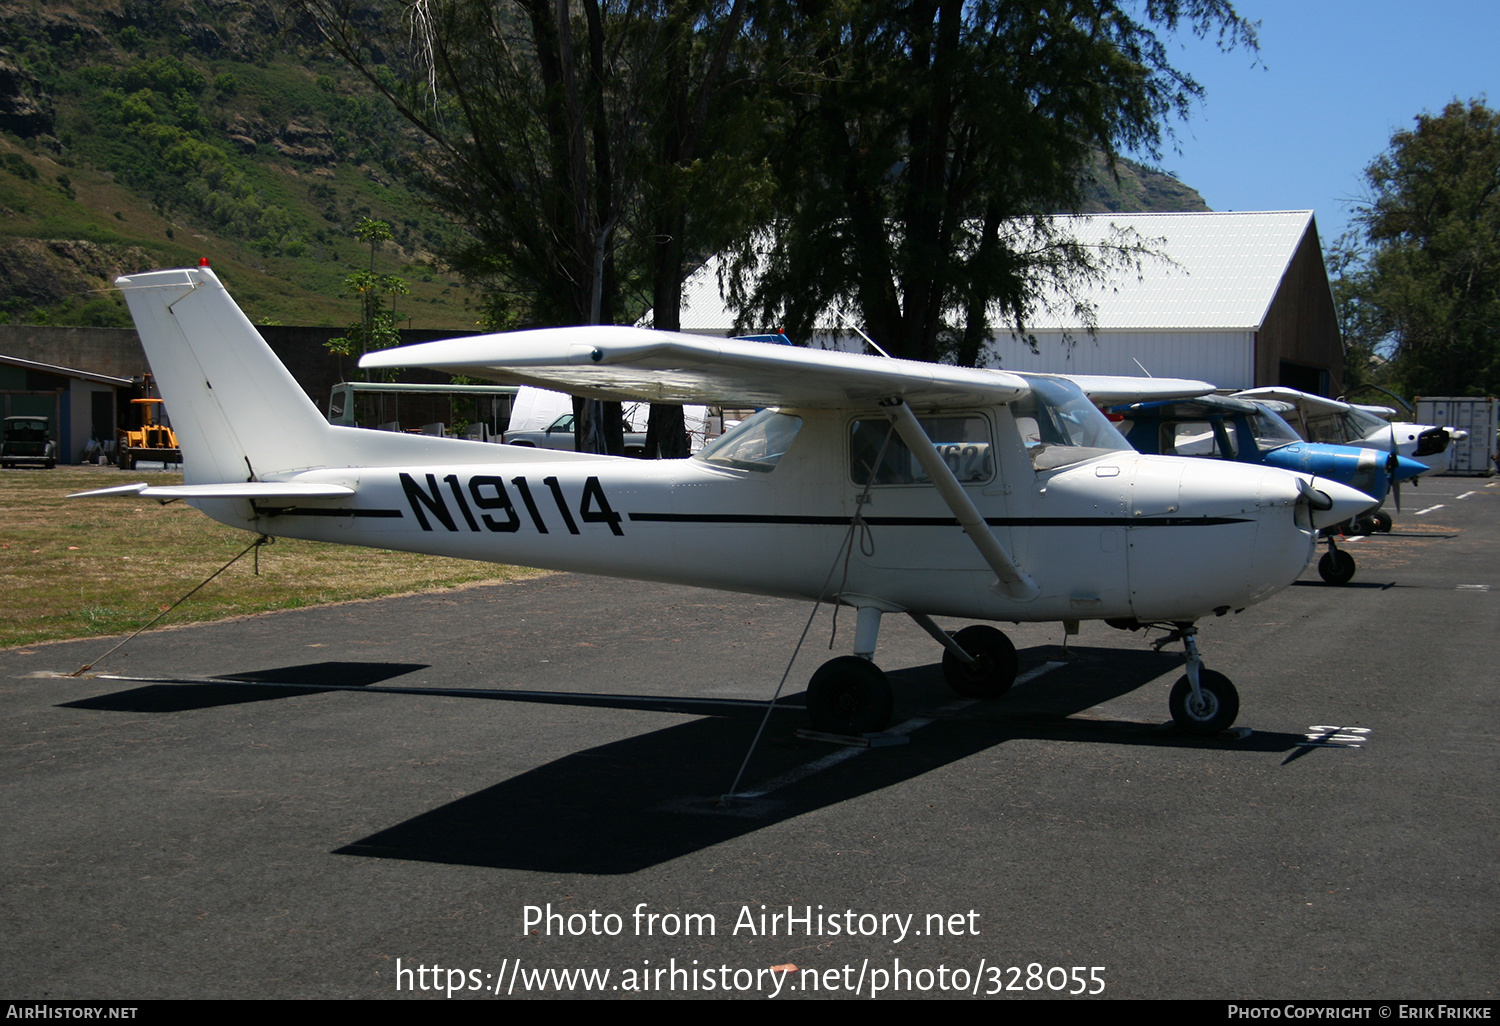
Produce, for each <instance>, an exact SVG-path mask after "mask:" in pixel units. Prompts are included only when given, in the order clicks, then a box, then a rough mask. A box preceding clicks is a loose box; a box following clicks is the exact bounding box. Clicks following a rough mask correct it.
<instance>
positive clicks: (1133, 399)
mask: <svg viewBox="0 0 1500 1026" xmlns="http://www.w3.org/2000/svg"><path fill="white" fill-rule="evenodd" d="M1067 378H1068V379H1069V380H1070V381H1072V382H1074V383H1075V384H1077V385H1078V387H1079V388H1081V389H1083V392H1084V395H1087V396H1088V397H1089V398H1090V399H1092V400H1093V401H1094V403H1095V404H1096V405H1098V406H1120V405H1123V404H1125V403H1150V402H1159V401H1164V400H1167V399H1196V398H1197V397H1198V396H1200V395H1208V394H1209V393H1210V392H1212V391H1213V390H1214V386H1212V385H1210V384H1209V383H1208V382H1207V381H1194V380H1192V379H1190V378H1136V377H1127V376H1124V375H1119V374H1069V375H1067Z"/></svg>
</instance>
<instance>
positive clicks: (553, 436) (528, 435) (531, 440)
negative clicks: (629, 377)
mask: <svg viewBox="0 0 1500 1026" xmlns="http://www.w3.org/2000/svg"><path fill="white" fill-rule="evenodd" d="M501 441H503V442H504V443H505V444H506V445H525V446H530V447H531V448H533V449H566V450H568V451H569V452H571V451H573V448H574V444H573V415H572V414H571V413H564V414H563V415H562V416H561V417H558V418H557V419H556V420H554V421H553V422H552V423H551V424H549V425H547V427H546V428H544V429H543V430H541V431H507V432H505V434H504V435H503V436H501ZM645 451H646V433H645V432H644V431H631V430H630V429H629V426H628V425H627V426H626V429H625V455H626V456H640V455H642V454H643V453H644V452H645Z"/></svg>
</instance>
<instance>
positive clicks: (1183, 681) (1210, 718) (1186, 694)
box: [1167, 670, 1240, 734]
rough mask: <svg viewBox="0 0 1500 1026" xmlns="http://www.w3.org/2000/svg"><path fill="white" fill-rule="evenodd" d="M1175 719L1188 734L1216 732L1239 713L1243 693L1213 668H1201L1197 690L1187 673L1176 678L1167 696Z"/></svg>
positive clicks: (1230, 723) (1173, 719)
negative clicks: (1194, 692) (1194, 691)
mask: <svg viewBox="0 0 1500 1026" xmlns="http://www.w3.org/2000/svg"><path fill="white" fill-rule="evenodd" d="M1167 708H1168V709H1170V710H1171V711H1172V721H1173V722H1174V723H1176V724H1177V726H1178V728H1179V729H1181V730H1183V731H1186V732H1187V733H1189V734H1217V733H1218V732H1219V731H1221V730H1228V729H1229V728H1230V727H1231V726H1232V725H1233V724H1234V718H1235V717H1236V716H1238V715H1239V714H1240V694H1239V692H1238V691H1236V690H1235V688H1234V685H1233V684H1231V683H1230V682H1229V678H1228V677H1226V676H1224V675H1223V674H1222V673H1215V672H1214V671H1213V670H1199V671H1198V694H1196V695H1194V694H1193V682H1192V681H1190V680H1188V678H1187V675H1186V674H1184V675H1183V676H1181V677H1179V678H1177V683H1176V684H1173V685H1172V694H1171V696H1170V697H1168V699H1167Z"/></svg>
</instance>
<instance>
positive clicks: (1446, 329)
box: [1334, 100, 1500, 395]
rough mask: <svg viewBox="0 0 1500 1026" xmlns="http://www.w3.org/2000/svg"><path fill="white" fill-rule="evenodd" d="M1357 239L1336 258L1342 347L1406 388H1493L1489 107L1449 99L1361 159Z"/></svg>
mask: <svg viewBox="0 0 1500 1026" xmlns="http://www.w3.org/2000/svg"><path fill="white" fill-rule="evenodd" d="M1365 181H1366V182H1367V184H1368V186H1369V189H1370V196H1369V198H1368V200H1367V201H1366V202H1365V203H1363V204H1361V205H1360V206H1359V207H1357V208H1356V216H1355V222H1356V223H1357V224H1358V225H1359V228H1360V230H1361V231H1362V233H1363V236H1364V247H1363V248H1362V249H1357V250H1356V252H1355V253H1354V255H1353V257H1352V258H1350V259H1347V260H1345V261H1344V263H1345V266H1344V267H1343V268H1342V273H1340V274H1339V275H1338V276H1337V278H1336V279H1335V283H1334V288H1335V296H1336V297H1340V298H1342V299H1344V300H1345V306H1344V313H1345V316H1344V323H1343V325H1342V327H1343V329H1344V332H1345V340H1346V349H1349V350H1350V351H1352V352H1359V351H1361V350H1370V351H1376V352H1379V353H1381V354H1382V355H1385V356H1387V357H1388V358H1389V360H1390V374H1389V381H1388V382H1387V383H1388V384H1391V385H1392V386H1394V387H1396V388H1397V389H1398V390H1401V391H1404V392H1406V393H1407V394H1410V395H1495V394H1497V393H1500V114H1497V113H1496V112H1495V111H1492V110H1490V109H1489V108H1488V107H1486V106H1485V105H1484V104H1483V103H1482V102H1480V101H1479V100H1470V101H1469V102H1468V103H1467V104H1464V103H1461V102H1459V101H1457V100H1455V101H1453V102H1452V103H1450V104H1448V106H1446V107H1445V108H1443V112H1442V113H1441V114H1438V115H1434V114H1422V115H1419V116H1418V117H1417V119H1416V127H1415V128H1414V129H1412V130H1410V131H1400V132H1397V133H1396V134H1395V135H1393V136H1392V137H1391V147H1390V149H1389V150H1388V151H1387V152H1386V153H1384V154H1382V155H1380V156H1379V157H1377V158H1376V159H1375V160H1374V162H1372V163H1371V164H1370V166H1369V167H1368V168H1366V169H1365Z"/></svg>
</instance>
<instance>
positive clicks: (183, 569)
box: [0, 467, 538, 648]
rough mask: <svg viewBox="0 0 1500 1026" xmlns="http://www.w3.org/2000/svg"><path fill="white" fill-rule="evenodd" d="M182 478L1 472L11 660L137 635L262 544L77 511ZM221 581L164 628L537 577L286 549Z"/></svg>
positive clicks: (375, 552) (162, 514) (289, 543)
mask: <svg viewBox="0 0 1500 1026" xmlns="http://www.w3.org/2000/svg"><path fill="white" fill-rule="evenodd" d="M142 480H144V481H149V482H150V483H152V484H177V483H180V482H181V481H182V475H181V474H171V473H150V472H146V473H135V474H121V473H120V472H119V471H117V470H114V469H113V468H89V467H59V468H58V469H56V470H31V469H24V470H6V471H0V648H5V647H10V646H13V645H27V644H33V643H35V642H38V641H54V640H58V639H64V638H85V637H93V636H96V635H102V634H121V633H126V632H129V631H133V630H135V629H136V628H138V627H140V626H141V625H142V624H144V623H146V622H147V621H149V620H150V619H151V618H152V617H154V616H156V615H157V614H158V613H160V612H161V610H162V609H163V608H164V607H166V606H169V605H171V604H172V603H173V602H175V601H177V599H179V598H181V597H182V595H183V594H184V593H185V592H187V591H189V590H190V589H192V588H193V587H194V586H195V585H197V584H198V583H199V582H201V581H202V580H203V579H204V578H205V577H207V576H208V575H209V574H211V573H213V572H214V571H215V570H217V569H219V567H221V566H223V565H224V564H225V563H226V562H228V561H229V559H230V558H232V557H233V556H234V555H235V554H236V553H237V552H239V551H240V550H241V549H243V548H244V547H245V546H246V545H249V544H250V542H252V541H253V540H254V537H253V536H252V535H249V534H247V533H245V532H244V531H237V530H234V529H233V528H229V527H225V526H223V525H222V524H219V523H216V522H215V521H213V520H210V519H209V518H208V517H206V516H204V515H203V514H202V513H199V512H198V511H197V510H195V509H193V508H192V507H190V506H187V505H185V504H184V503H180V502H174V503H171V504H169V505H166V506H163V505H160V504H159V503H156V502H152V501H142V500H140V499H135V498H119V497H115V498H101V499H67V498H64V496H66V495H67V494H68V493H69V492H77V491H87V490H89V489H93V488H104V487H107V486H109V485H114V484H126V483H128V482H130V481H142ZM259 556H260V574H259V576H257V575H256V574H255V569H254V562H253V560H254V558H255V554H254V553H252V554H250V555H247V556H245V557H244V558H243V559H241V560H240V561H239V562H238V563H236V564H235V565H234V566H232V567H230V568H229V569H228V570H226V571H225V572H224V573H222V574H220V575H219V577H218V578H217V579H215V580H214V581H213V583H211V584H209V585H208V586H207V587H206V588H204V589H203V590H202V591H200V592H198V594H196V595H194V596H193V597H192V598H191V599H189V600H188V601H187V602H185V603H183V604H182V605H181V606H179V607H177V609H176V610H174V611H173V612H172V613H171V615H170V616H168V617H167V618H166V619H164V620H163V621H162V622H163V623H192V622H201V621H205V620H217V619H221V618H223V617H226V616H238V615H243V614H247V613H262V612H266V611H268V610H274V609H295V608H298V607H300V606H311V605H318V604H321V603H326V602H342V601H347V600H350V599H364V598H377V597H380V596H382V595H397V594H402V593H406V592H413V591H430V590H437V589H443V588H453V587H457V586H459V585H466V584H474V583H488V582H500V581H506V580H512V579H515V578H517V577H523V576H531V575H534V574H536V573H537V572H538V571H534V570H524V569H519V568H516V567H508V566H497V565H496V564H493V563H476V562H472V561H470V560H465V559H448V558H445V557H442V556H424V555H417V554H413V553H407V552H391V551H388V550H384V549H360V548H353V547H350V546H344V545H329V544H326V543H322V542H309V541H297V540H292V539H278V540H277V541H276V543H275V544H274V545H268V546H265V547H263V548H261V550H260V553H259Z"/></svg>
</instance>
